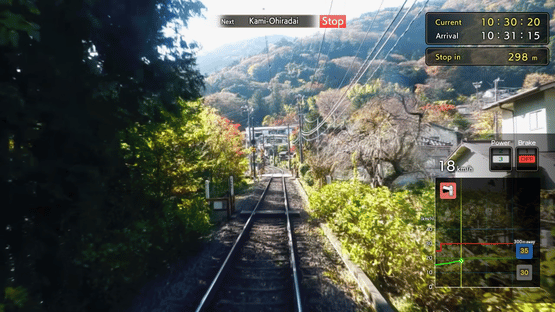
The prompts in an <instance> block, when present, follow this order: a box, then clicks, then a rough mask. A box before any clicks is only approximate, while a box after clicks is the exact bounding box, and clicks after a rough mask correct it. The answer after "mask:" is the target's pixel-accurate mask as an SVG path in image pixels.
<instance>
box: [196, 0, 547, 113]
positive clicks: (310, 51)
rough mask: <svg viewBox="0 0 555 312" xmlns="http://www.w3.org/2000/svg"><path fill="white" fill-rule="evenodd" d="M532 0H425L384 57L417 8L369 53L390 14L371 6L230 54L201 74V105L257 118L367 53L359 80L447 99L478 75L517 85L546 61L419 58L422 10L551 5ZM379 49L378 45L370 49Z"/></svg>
mask: <svg viewBox="0 0 555 312" xmlns="http://www.w3.org/2000/svg"><path fill="white" fill-rule="evenodd" d="M539 2H541V3H540V4H538V3H536V4H533V5H532V4H529V3H528V2H526V1H492V2H488V3H485V4H484V3H482V4H479V5H478V4H473V5H470V4H468V5H467V6H466V7H465V4H464V3H466V2H464V3H462V4H461V3H460V2H458V1H435V2H434V1H431V2H430V3H428V6H427V7H426V9H425V11H424V12H422V14H421V15H420V16H419V17H418V18H417V19H416V20H415V21H414V23H413V24H412V25H411V27H410V28H409V29H408V30H407V32H406V34H405V35H404V36H403V38H402V39H401V40H400V41H399V43H398V44H397V46H395V48H394V49H393V50H392V51H391V53H390V54H389V55H388V57H387V59H386V60H383V58H384V57H385V55H386V54H387V53H388V51H389V50H390V49H391V47H392V46H393V45H394V43H395V42H396V41H397V38H398V36H399V35H400V34H402V32H403V31H405V29H406V28H407V26H408V25H409V23H410V22H411V21H412V20H413V18H414V17H415V15H416V14H417V13H418V11H419V10H420V8H421V7H420V5H421V4H418V5H417V6H416V7H415V8H414V9H413V10H411V12H409V13H408V15H407V17H406V18H405V19H404V20H403V21H402V22H401V24H400V25H399V27H398V29H397V31H396V32H395V34H394V35H393V36H392V37H391V39H390V40H389V41H388V42H387V43H386V45H385V46H384V47H383V48H381V52H380V53H379V54H378V56H377V57H375V53H372V51H373V48H374V46H376V43H377V42H378V40H379V39H380V36H382V33H383V31H384V30H385V29H386V28H387V26H388V25H389V23H390V21H391V20H392V19H393V17H394V16H395V14H396V13H397V8H388V9H384V10H382V11H381V12H379V14H378V15H377V16H376V19H375V21H374V23H373V24H372V21H373V19H374V16H375V15H376V13H375V12H369V13H366V14H363V15H362V16H361V17H360V18H357V19H353V20H349V21H348V23H347V25H348V27H347V28H346V29H332V30H328V31H327V33H326V37H325V41H324V43H323V44H322V45H321V41H322V36H321V35H316V34H315V35H312V36H308V37H303V38H296V39H290V38H282V39H281V40H280V41H278V42H275V43H273V44H270V48H269V53H268V54H267V53H266V51H265V49H262V53H259V54H255V55H252V56H249V57H244V58H241V59H239V60H236V61H235V63H234V64H233V65H230V66H228V67H225V68H222V69H221V70H219V71H216V72H214V73H212V74H210V75H209V76H208V77H207V79H206V90H205V92H204V95H205V97H206V100H207V103H208V104H209V105H212V106H214V107H216V108H218V109H219V110H220V112H221V113H222V114H224V115H226V116H227V117H228V118H230V119H232V120H234V121H236V122H240V123H243V120H242V118H244V117H243V116H241V114H240V106H241V105H244V104H246V103H249V104H250V105H251V106H253V107H255V109H257V111H255V124H260V123H261V122H262V120H263V118H264V117H265V116H266V115H279V114H284V113H285V110H286V109H285V107H284V105H291V104H294V103H295V101H294V98H295V96H296V95H304V96H306V97H310V96H314V95H317V94H318V93H320V92H322V91H325V90H328V89H330V88H331V89H341V88H342V87H344V86H346V85H348V84H349V82H350V81H351V79H352V78H353V77H354V76H355V73H356V72H357V71H358V70H359V68H360V66H361V64H362V63H363V62H364V60H365V59H366V58H367V56H368V55H369V54H370V53H372V55H371V58H370V59H372V58H374V57H375V58H376V59H375V60H374V62H372V63H371V65H370V67H369V68H368V70H367V71H366V72H365V73H364V74H363V76H362V77H361V79H360V80H359V83H360V84H364V83H365V82H368V81H370V80H375V79H380V80H381V81H382V82H386V83H393V84H399V85H400V86H403V87H408V88H410V89H412V90H415V89H416V88H417V86H420V87H421V88H423V89H433V93H434V94H435V98H434V100H455V99H457V98H458V97H459V96H461V95H462V96H469V95H471V94H474V93H475V92H476V90H475V89H474V87H473V85H472V82H473V81H484V87H485V88H489V86H488V83H491V82H492V81H493V80H494V79H496V78H497V77H501V78H502V79H503V80H504V82H503V87H516V88H520V87H521V86H522V82H523V80H524V78H525V76H526V75H527V74H528V73H532V72H543V73H550V72H552V71H553V67H552V66H553V65H549V66H543V67H540V66H536V67H508V66H507V67H504V66H493V67H473V66H464V67H427V66H426V65H425V63H424V57H423V56H424V51H425V49H426V47H427V46H426V43H425V40H424V34H425V25H424V14H425V12H430V11H455V10H465V11H467V10H468V8H472V11H486V10H492V9H494V10H499V11H523V10H529V11H544V12H545V11H548V12H553V8H554V7H555V4H552V3H551V2H550V1H547V2H546V1H543V2H542V1H539ZM386 38H387V36H386ZM262 39H263V38H262ZM553 41H554V40H551V45H552V44H553ZM361 43H362V45H361ZM320 45H321V47H320ZM380 45H381V43H380ZM379 49H380V48H379V46H378V48H377V49H376V51H377V50H379ZM259 52H260V50H259ZM357 52H358V53H357ZM380 65H381V66H380ZM455 86H456V87H455ZM442 96H443V98H441V97H442Z"/></svg>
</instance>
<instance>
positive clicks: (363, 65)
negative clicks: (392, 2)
mask: <svg viewBox="0 0 555 312" xmlns="http://www.w3.org/2000/svg"><path fill="white" fill-rule="evenodd" d="M407 1H408V0H405V1H404V2H403V4H402V5H401V7H400V8H399V11H398V12H397V14H396V15H395V17H394V18H393V19H392V20H391V22H390V23H389V25H388V27H387V28H386V30H385V31H384V32H383V33H382V35H381V37H380V39H379V40H378V41H377V42H376V45H374V47H373V48H372V51H371V52H370V53H369V54H368V56H367V57H366V59H365V60H364V63H363V64H362V65H361V67H360V68H359V70H358V72H357V74H356V75H355V76H354V77H353V79H352V80H351V83H350V84H349V87H348V88H347V89H346V90H345V92H343V95H342V96H341V97H340V99H339V100H338V101H337V103H336V104H335V105H334V107H333V108H332V109H331V110H330V112H329V113H328V114H327V115H326V117H324V119H323V120H322V121H321V122H320V123H318V125H316V127H315V128H314V129H312V130H310V131H308V132H303V135H304V136H309V135H312V134H313V133H315V132H316V131H317V130H318V129H319V128H321V127H322V126H323V125H324V123H325V122H326V121H327V120H328V119H329V118H330V116H331V115H332V114H333V113H334V112H335V111H336V110H337V108H338V107H339V106H340V105H341V103H342V102H343V99H344V98H345V95H346V94H347V92H348V91H349V90H350V89H351V88H352V87H353V86H354V85H355V84H356V83H357V82H358V81H359V80H360V79H361V78H362V75H363V74H364V72H366V70H367V69H368V68H369V67H370V65H371V64H372V62H373V61H374V60H375V59H376V56H377V55H378V54H379V53H380V52H381V50H382V49H383V47H384V46H385V45H386V44H387V42H388V41H389V39H390V38H391V36H392V35H393V33H395V30H396V29H397V28H398V27H399V25H400V24H401V22H402V21H403V19H404V18H405V17H406V13H405V15H404V16H403V18H402V19H401V20H400V21H399V22H398V24H397V25H396V26H395V28H394V29H393V31H391V33H390V35H389V36H388V38H387V39H386V41H385V42H384V43H383V44H382V46H381V47H380V49H379V50H378V52H376V54H375V55H374V58H372V60H371V61H370V62H368V59H369V58H370V56H371V55H372V53H373V52H374V51H375V49H376V47H377V46H378V45H379V42H381V40H382V39H383V37H384V36H385V34H386V33H387V32H388V31H389V29H390V28H391V26H392V25H393V24H394V23H395V20H396V19H397V17H399V15H400V14H401V12H402V11H403V8H404V7H405V5H406V3H407ZM417 1H418V0H415V2H414V3H416V2H417ZM414 3H413V5H414ZM408 11H410V10H408ZM408 11H407V13H408ZM363 68H364V69H363Z"/></svg>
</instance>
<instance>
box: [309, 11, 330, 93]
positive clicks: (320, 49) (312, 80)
mask: <svg viewBox="0 0 555 312" xmlns="http://www.w3.org/2000/svg"><path fill="white" fill-rule="evenodd" d="M332 6H333V0H331V2H330V9H329V10H328V15H329V14H331V8H332ZM327 30H328V29H327V28H324V34H323V35H322V40H321V41H320V48H319V49H318V57H317V58H316V66H315V67H316V68H315V69H314V75H313V76H312V79H311V80H310V85H309V87H308V88H309V94H310V93H312V89H313V85H314V79H315V77H316V74H317V73H318V70H319V69H320V55H321V52H322V46H323V45H324V41H325V40H326V31H327ZM324 63H325V62H324Z"/></svg>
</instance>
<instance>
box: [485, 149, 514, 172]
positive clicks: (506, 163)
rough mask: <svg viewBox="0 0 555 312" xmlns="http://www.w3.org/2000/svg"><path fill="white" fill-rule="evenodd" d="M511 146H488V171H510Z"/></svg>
mask: <svg viewBox="0 0 555 312" xmlns="http://www.w3.org/2000/svg"><path fill="white" fill-rule="evenodd" d="M512 151H513V149H512V147H510V146H509V147H490V149H489V170H490V171H511V170H512V169H513V167H512V163H513V162H512V160H511V155H512Z"/></svg>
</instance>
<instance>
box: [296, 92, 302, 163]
mask: <svg viewBox="0 0 555 312" xmlns="http://www.w3.org/2000/svg"><path fill="white" fill-rule="evenodd" d="M299 99H301V101H299ZM302 99H304V96H302V97H300V96H297V110H298V112H299V161H300V163H301V164H302V163H303V162H304V158H303V114H302V113H301V102H302Z"/></svg>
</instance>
